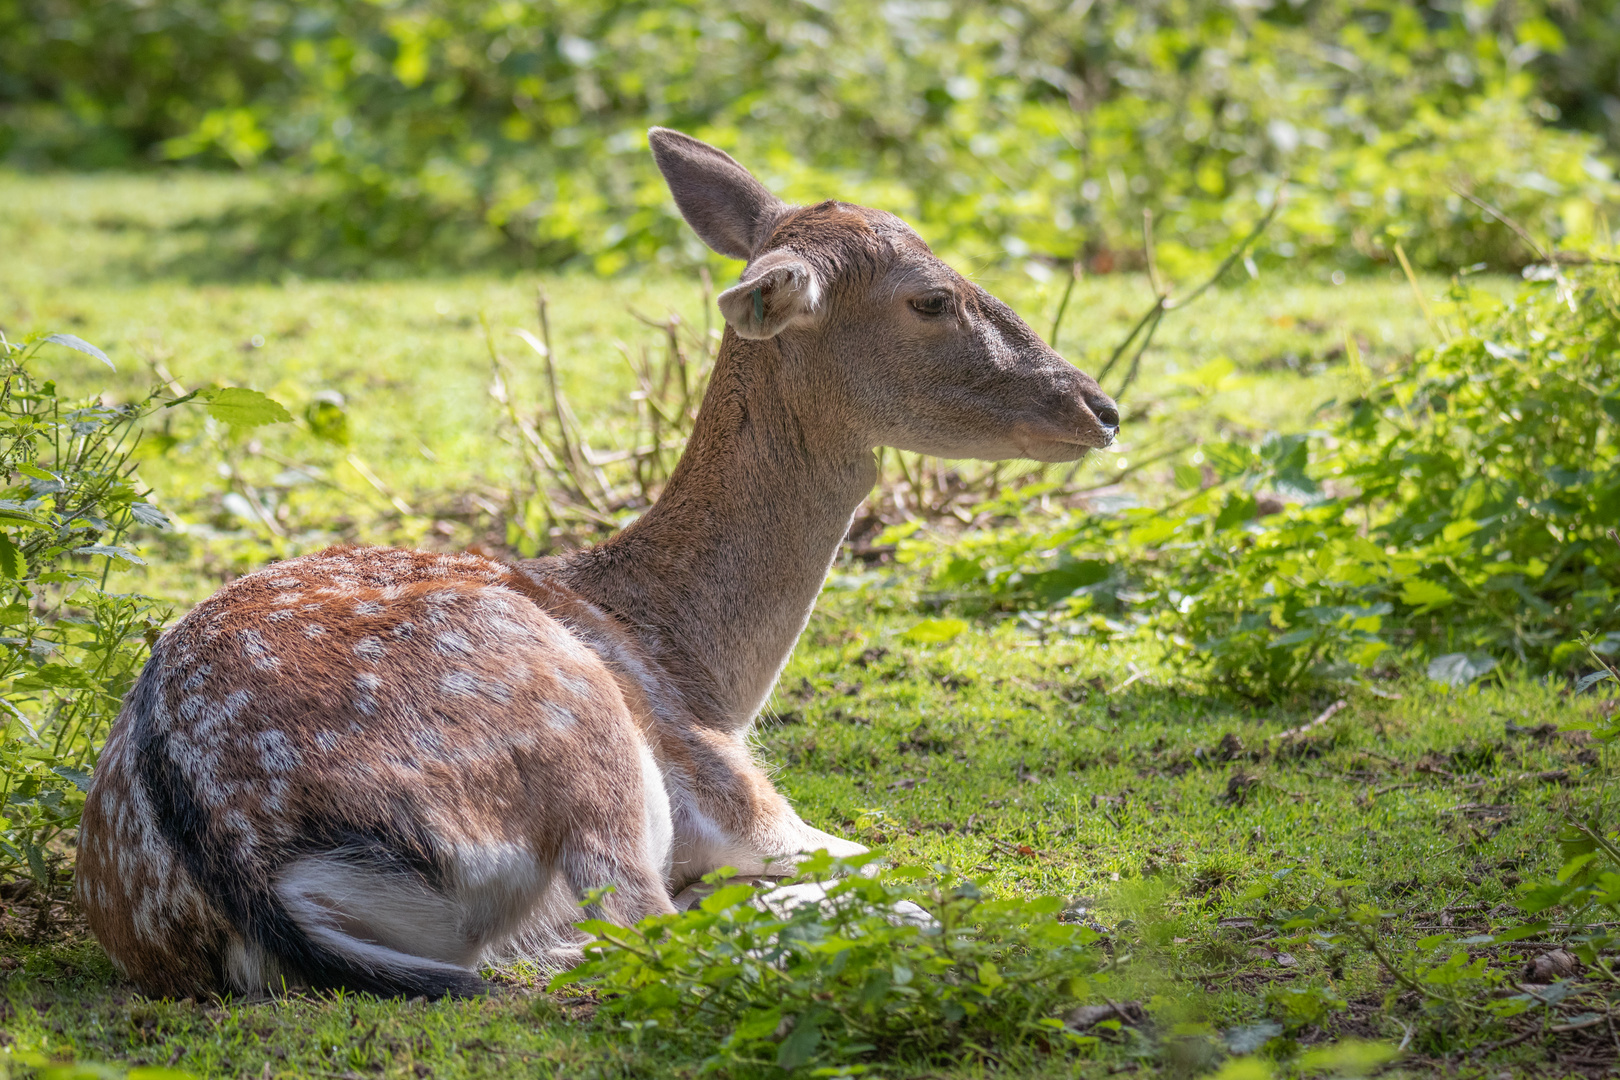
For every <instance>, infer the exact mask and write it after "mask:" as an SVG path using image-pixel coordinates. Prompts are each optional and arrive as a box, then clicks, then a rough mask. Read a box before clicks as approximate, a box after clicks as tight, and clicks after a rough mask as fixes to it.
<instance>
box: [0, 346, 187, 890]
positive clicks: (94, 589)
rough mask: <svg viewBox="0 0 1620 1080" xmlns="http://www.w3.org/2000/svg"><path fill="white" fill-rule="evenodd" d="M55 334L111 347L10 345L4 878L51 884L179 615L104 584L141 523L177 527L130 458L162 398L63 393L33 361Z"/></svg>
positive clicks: (5, 419) (2, 641)
mask: <svg viewBox="0 0 1620 1080" xmlns="http://www.w3.org/2000/svg"><path fill="white" fill-rule="evenodd" d="M47 343H56V344H66V345H68V346H69V347H70V348H77V349H80V351H83V352H88V353H90V354H92V355H96V356H101V354H100V353H99V351H98V350H96V349H95V348H94V346H90V345H87V344H85V343H83V342H80V341H79V340H78V339H77V338H71V337H67V336H65V335H52V336H50V337H47V336H45V335H43V334H36V335H34V336H32V337H30V338H27V339H25V340H24V341H23V342H22V343H20V344H19V343H16V342H0V366H3V373H4V384H3V386H0V477H3V478H4V482H6V483H7V484H8V485H9V486H8V487H7V489H6V490H5V491H4V492H0V575H3V578H0V585H3V587H4V590H5V605H4V607H0V622H3V624H4V636H0V702H3V703H4V707H5V711H6V714H7V715H6V717H5V720H4V728H3V731H0V876H5V875H7V874H11V873H16V872H18V871H27V872H29V873H31V874H32V875H33V876H34V877H35V878H36V879H38V880H39V881H41V882H42V883H46V882H48V881H49V879H50V866H49V862H50V859H49V856H48V854H47V853H48V851H49V849H50V845H51V844H52V842H53V841H54V840H56V839H57V838H58V837H60V836H61V835H62V833H63V832H64V831H66V830H69V829H71V828H73V827H74V826H75V825H76V824H77V823H78V819H79V813H80V810H81V809H82V807H83V804H84V791H85V789H86V788H87V787H88V785H89V779H90V769H91V766H92V764H93V763H94V761H95V757H96V754H97V752H98V751H99V750H100V747H101V743H102V741H103V740H104V739H105V737H106V734H107V728H108V726H109V725H110V724H111V723H112V720H113V717H114V716H116V715H117V713H118V707H119V701H120V699H121V698H122V697H123V694H124V690H125V689H126V688H127V687H128V686H129V684H130V683H131V682H132V681H133V680H134V678H135V676H136V674H137V673H138V672H139V670H140V667H141V664H142V663H143V662H144V661H145V659H146V653H147V647H148V644H149V642H150V641H151V640H153V639H154V638H155V636H156V633H157V631H158V630H159V628H160V627H161V626H162V624H163V622H164V620H165V619H166V618H167V614H168V613H167V612H166V611H164V610H162V609H161V608H159V607H158V605H157V604H156V603H155V602H154V601H152V600H149V599H147V598H146V597H143V596H136V595H126V594H121V593H114V592H109V591H108V590H107V588H106V584H107V578H108V573H109V571H110V570H111V569H112V567H113V565H114V564H115V563H121V564H139V563H140V562H141V559H140V557H139V556H137V555H136V554H135V553H134V552H132V551H131V550H130V549H129V548H128V547H127V546H125V544H126V540H127V537H128V535H129V533H130V531H131V530H132V529H133V528H135V527H136V526H137V525H146V526H150V527H155V528H163V527H166V525H167V521H166V519H165V518H164V516H163V512H162V511H161V510H159V509H158V508H157V507H156V506H154V505H153V504H152V503H151V502H149V501H147V495H146V493H145V492H144V491H143V490H142V489H141V488H140V486H139V484H138V482H137V481H135V479H134V478H133V476H132V473H133V466H132V464H131V459H130V454H131V452H132V451H133V449H134V447H135V442H136V428H137V425H138V424H139V423H140V421H141V419H142V418H143V417H145V416H146V415H148V414H149V413H150V412H152V411H153V410H154V409H155V408H158V407H160V404H159V401H158V398H157V397H156V395H152V396H149V397H147V398H146V399H144V400H141V401H138V402H135V403H132V404H129V405H123V406H110V405H104V404H102V403H101V402H99V401H96V400H91V401H86V402H72V401H67V400H64V399H63V398H62V397H61V396H60V395H59V394H58V392H57V389H56V384H55V383H54V382H52V381H49V380H45V381H41V380H40V379H39V378H37V377H36V376H35V375H34V373H33V371H32V370H31V368H30V364H31V362H32V361H34V360H35V358H36V354H37V353H38V351H39V349H40V348H41V347H42V346H44V345H46V344H47ZM101 359H103V360H105V357H104V356H101Z"/></svg>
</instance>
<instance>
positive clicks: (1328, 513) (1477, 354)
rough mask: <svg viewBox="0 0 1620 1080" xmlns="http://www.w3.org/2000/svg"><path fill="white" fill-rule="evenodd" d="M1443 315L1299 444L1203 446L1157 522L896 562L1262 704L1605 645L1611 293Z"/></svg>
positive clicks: (1613, 408) (1480, 304)
mask: <svg viewBox="0 0 1620 1080" xmlns="http://www.w3.org/2000/svg"><path fill="white" fill-rule="evenodd" d="M1454 299H1455V301H1456V304H1457V311H1458V313H1459V315H1460V318H1461V319H1462V321H1463V324H1464V325H1463V326H1462V327H1461V328H1460V329H1457V330H1456V331H1453V330H1452V329H1450V328H1449V327H1446V328H1444V329H1445V330H1446V333H1447V336H1448V340H1446V341H1445V342H1444V343H1443V344H1440V345H1437V346H1434V347H1432V348H1428V349H1425V350H1423V351H1422V352H1421V353H1420V354H1419V355H1418V357H1417V358H1416V359H1415V361H1414V362H1412V363H1411V364H1410V365H1405V366H1402V367H1400V368H1398V369H1397V370H1396V371H1394V372H1393V373H1392V374H1391V375H1389V376H1388V377H1386V378H1385V379H1383V380H1381V381H1380V382H1379V383H1377V384H1376V385H1368V384H1366V383H1364V388H1365V389H1364V393H1363V394H1362V395H1361V396H1359V397H1357V398H1356V399H1354V400H1352V401H1349V402H1346V403H1344V404H1343V405H1339V404H1338V403H1334V402H1329V403H1327V404H1326V405H1324V406H1323V407H1322V408H1320V409H1319V410H1318V417H1319V418H1325V417H1327V416H1334V417H1336V418H1335V419H1332V420H1331V421H1327V422H1326V426H1325V427H1324V428H1323V429H1321V430H1319V431H1317V432H1315V433H1310V434H1299V435H1273V436H1270V437H1268V438H1266V439H1265V440H1264V441H1263V442H1261V443H1260V444H1258V445H1254V446H1251V445H1247V444H1237V443H1219V444H1206V445H1205V446H1203V447H1202V448H1201V449H1200V450H1199V451H1198V452H1196V453H1194V454H1193V455H1192V456H1191V458H1190V459H1189V462H1188V464H1187V465H1185V466H1182V467H1180V468H1178V470H1177V477H1178V482H1179V481H1180V480H1181V477H1182V473H1183V472H1185V473H1186V474H1187V476H1186V480H1185V483H1184V485H1183V486H1184V487H1187V488H1190V489H1191V490H1190V492H1189V493H1188V494H1186V495H1185V496H1184V497H1183V498H1182V499H1181V500H1180V501H1179V502H1176V503H1174V504H1173V505H1171V506H1169V507H1167V508H1164V509H1150V508H1146V507H1140V508H1134V509H1127V510H1124V511H1122V512H1119V513H1117V514H1113V515H1108V514H1094V515H1087V514H1077V515H1072V516H1070V517H1069V518H1068V519H1066V520H1064V521H1063V522H1062V524H1061V525H1060V527H1059V528H1057V529H1055V530H1045V531H1031V530H1029V529H1028V528H1025V527H1015V528H1013V529H1009V530H1007V531H1005V532H1000V533H995V534H990V535H977V536H969V537H967V538H965V539H963V540H961V541H960V542H957V543H954V544H948V545H943V546H942V545H939V544H937V543H933V542H925V541H918V540H909V541H904V542H903V543H902V557H905V558H909V559H912V560H914V561H921V562H924V563H926V564H927V565H929V566H931V567H932V571H931V573H932V582H933V585H934V586H935V587H936V588H940V589H948V590H952V592H951V593H950V595H954V596H956V597H957V598H963V597H967V598H970V599H971V598H973V597H975V596H977V597H980V598H982V599H983V600H988V601H990V602H991V603H993V604H996V605H999V606H1003V607H1010V608H1014V609H1026V610H1028V609H1036V610H1040V609H1045V611H1046V612H1047V615H1046V617H1047V619H1048V620H1049V621H1050V622H1052V623H1053V624H1057V625H1066V626H1067V627H1068V628H1069V629H1070V630H1072V631H1074V632H1081V633H1086V632H1102V633H1107V634H1124V633H1127V632H1130V631H1131V630H1135V631H1136V632H1141V633H1151V634H1155V635H1157V636H1158V637H1159V639H1160V640H1162V641H1164V642H1165V643H1166V644H1167V646H1168V647H1169V648H1171V649H1172V650H1175V651H1180V652H1184V653H1185V654H1186V656H1187V658H1188V659H1189V660H1191V661H1192V662H1193V663H1194V664H1195V665H1196V666H1198V667H1200V668H1202V669H1203V670H1204V671H1205V672H1207V673H1208V675H1209V676H1210V677H1211V678H1212V679H1213V680H1214V681H1216V682H1217V683H1220V684H1223V685H1226V686H1229V687H1231V688H1233V689H1235V690H1237V691H1239V692H1241V693H1243V694H1246V695H1250V696H1253V697H1256V698H1276V697H1278V696H1280V695H1284V694H1287V693H1290V692H1293V691H1294V690H1296V689H1298V688H1300V687H1302V686H1304V685H1307V684H1309V683H1310V682H1312V681H1315V680H1320V679H1333V678H1345V677H1353V676H1355V675H1357V674H1358V673H1361V672H1365V671H1367V670H1369V669H1373V668H1376V667H1380V666H1384V665H1387V664H1388V663H1389V662H1391V661H1392V660H1394V659H1396V658H1400V657H1403V656H1404V657H1409V658H1413V659H1423V660H1425V661H1427V662H1429V665H1430V666H1429V671H1430V674H1431V675H1432V676H1433V677H1434V678H1435V679H1437V680H1438V681H1442V682H1447V683H1449V684H1451V685H1454V686H1466V685H1467V684H1469V683H1471V682H1473V681H1474V680H1475V679H1477V678H1478V677H1480V676H1482V675H1484V674H1486V673H1488V672H1489V671H1491V670H1492V669H1494V668H1495V667H1496V666H1497V665H1498V664H1501V663H1509V662H1513V663H1518V664H1523V665H1526V666H1528V667H1529V668H1530V669H1532V670H1546V669H1549V668H1561V667H1567V666H1569V664H1570V663H1572V662H1574V661H1576V660H1577V659H1578V656H1577V655H1576V654H1578V653H1579V652H1580V649H1579V647H1578V646H1566V645H1565V643H1566V642H1571V641H1573V640H1574V639H1575V638H1576V637H1577V636H1578V635H1579V634H1580V633H1581V632H1583V631H1585V632H1590V633H1592V634H1595V635H1597V637H1598V638H1599V640H1600V643H1599V648H1601V649H1603V650H1605V651H1610V652H1612V651H1615V650H1617V649H1620V547H1617V546H1616V541H1615V540H1614V539H1613V538H1611V537H1610V536H1608V535H1606V531H1607V530H1609V529H1611V528H1612V527H1613V525H1614V523H1615V522H1616V521H1620V370H1617V369H1616V368H1615V366H1614V363H1613V357H1614V355H1615V350H1616V349H1617V348H1620V274H1617V273H1616V272H1615V271H1614V270H1612V269H1609V268H1603V269H1597V270H1593V271H1591V272H1589V273H1586V274H1583V275H1582V276H1580V277H1579V278H1578V279H1577V280H1576V281H1574V282H1573V283H1568V284H1567V285H1566V284H1548V285H1545V286H1541V287H1533V288H1531V289H1530V290H1529V291H1528V292H1527V293H1526V294H1525V295H1524V296H1523V297H1522V298H1521V299H1520V300H1519V301H1518V302H1516V303H1514V304H1510V305H1505V306H1504V305H1499V304H1497V303H1496V302H1495V301H1492V300H1489V299H1487V298H1483V297H1480V296H1476V295H1473V294H1470V293H1468V292H1466V291H1465V290H1461V289H1459V290H1457V291H1456V294H1455V297H1454ZM1363 374H1364V372H1363ZM1205 469H1207V470H1208V471H1209V475H1210V481H1209V482H1208V485H1207V486H1204V485H1205V480H1204V473H1203V471H1202V470H1205ZM1572 650H1573V651H1572Z"/></svg>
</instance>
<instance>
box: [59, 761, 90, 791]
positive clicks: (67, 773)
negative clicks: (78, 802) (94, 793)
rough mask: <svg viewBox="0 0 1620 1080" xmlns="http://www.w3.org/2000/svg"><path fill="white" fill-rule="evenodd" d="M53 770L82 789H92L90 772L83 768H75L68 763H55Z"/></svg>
mask: <svg viewBox="0 0 1620 1080" xmlns="http://www.w3.org/2000/svg"><path fill="white" fill-rule="evenodd" d="M51 772H53V773H55V774H56V775H57V776H60V777H61V778H62V779H64V780H66V781H67V782H68V783H70V784H72V785H73V786H74V787H76V788H78V789H79V790H80V791H89V790H90V774H89V773H87V772H85V771H84V770H83V769H75V768H72V767H70V766H67V765H53V766H52V767H51Z"/></svg>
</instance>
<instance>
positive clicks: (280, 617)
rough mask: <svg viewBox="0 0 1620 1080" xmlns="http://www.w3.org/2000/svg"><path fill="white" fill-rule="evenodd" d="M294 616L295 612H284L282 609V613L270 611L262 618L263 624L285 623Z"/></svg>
mask: <svg viewBox="0 0 1620 1080" xmlns="http://www.w3.org/2000/svg"><path fill="white" fill-rule="evenodd" d="M296 615H297V612H295V611H291V610H285V609H284V610H282V611H272V612H271V613H270V614H268V615H266V616H265V617H264V621H265V622H286V621H287V620H288V619H291V618H293V617H295V616H296Z"/></svg>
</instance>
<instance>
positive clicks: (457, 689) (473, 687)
mask: <svg viewBox="0 0 1620 1080" xmlns="http://www.w3.org/2000/svg"><path fill="white" fill-rule="evenodd" d="M439 689H440V690H442V691H444V692H445V693H446V694H455V695H456V696H458V697H473V696H475V695H476V694H477V693H478V680H477V679H476V678H474V677H473V676H472V675H470V674H469V673H467V672H465V671H452V672H449V673H447V674H446V675H444V676H443V677H442V678H440V679H439Z"/></svg>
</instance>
